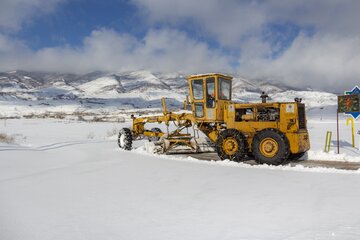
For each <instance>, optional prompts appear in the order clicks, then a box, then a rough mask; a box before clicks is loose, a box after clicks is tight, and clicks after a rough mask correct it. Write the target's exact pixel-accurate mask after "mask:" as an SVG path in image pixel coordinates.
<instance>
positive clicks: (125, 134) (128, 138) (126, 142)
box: [118, 128, 132, 151]
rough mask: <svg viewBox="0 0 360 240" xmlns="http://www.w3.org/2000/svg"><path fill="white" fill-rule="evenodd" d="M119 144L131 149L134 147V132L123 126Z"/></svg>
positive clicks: (128, 149) (121, 146)
mask: <svg viewBox="0 0 360 240" xmlns="http://www.w3.org/2000/svg"><path fill="white" fill-rule="evenodd" d="M118 145H119V147H120V148H122V149H124V150H127V151H130V150H131V148H132V134H131V130H130V129H129V128H123V129H121V130H120V131H119V136H118Z"/></svg>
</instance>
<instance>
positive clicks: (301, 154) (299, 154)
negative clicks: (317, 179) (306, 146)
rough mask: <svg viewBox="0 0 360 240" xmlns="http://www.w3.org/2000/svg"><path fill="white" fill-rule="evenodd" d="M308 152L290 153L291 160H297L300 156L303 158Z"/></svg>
mask: <svg viewBox="0 0 360 240" xmlns="http://www.w3.org/2000/svg"><path fill="white" fill-rule="evenodd" d="M305 153H306V152H301V153H294V154H292V153H291V154H290V156H289V160H290V161H297V160H299V159H300V158H302V157H303V156H304V155H305Z"/></svg>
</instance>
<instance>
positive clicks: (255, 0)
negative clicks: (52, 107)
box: [0, 0, 360, 88]
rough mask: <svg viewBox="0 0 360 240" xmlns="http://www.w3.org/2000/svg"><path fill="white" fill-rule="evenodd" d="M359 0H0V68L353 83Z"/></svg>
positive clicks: (359, 46)
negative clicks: (144, 71)
mask: <svg viewBox="0 0 360 240" xmlns="http://www.w3.org/2000/svg"><path fill="white" fill-rule="evenodd" d="M359 10H360V1H355V0H318V1H310V0H309V1H295V0H288V1H283V0H268V1H263V0H222V1H221V0H198V1H193V0H152V1H150V0H104V1H96V0H17V1H13V0H2V1H1V2H0V70H2V71H8V70H12V69H24V70H37V71H39V70H40V71H58V72H76V73H77V72H78V73H83V72H89V71H96V70H103V71H125V70H137V69H148V70H152V71H165V72H166V71H169V72H171V71H181V72H185V73H198V72H205V71H211V72H214V71H222V72H228V73H239V74H241V75H243V76H245V77H249V78H262V79H268V80H272V79H275V80H277V81H282V82H284V83H286V84H289V85H293V86H295V87H299V86H300V87H304V86H305V87H314V88H328V87H329V88H331V87H334V86H335V87H340V86H341V87H343V86H351V85H353V84H354V83H357V81H358V76H359V74H360V70H358V65H359V64H360V31H359V30H360V29H359V28H360V27H359V25H358V22H359V20H360V15H359V14H358V12H359Z"/></svg>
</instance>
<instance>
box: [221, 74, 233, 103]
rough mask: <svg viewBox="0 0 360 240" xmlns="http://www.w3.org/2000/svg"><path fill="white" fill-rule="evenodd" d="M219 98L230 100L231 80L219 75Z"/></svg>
mask: <svg viewBox="0 0 360 240" xmlns="http://www.w3.org/2000/svg"><path fill="white" fill-rule="evenodd" d="M219 98H220V99H222V100H231V81H230V80H228V79H224V78H221V77H219Z"/></svg>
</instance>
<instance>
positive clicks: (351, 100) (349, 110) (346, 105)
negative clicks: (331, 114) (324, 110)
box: [336, 86, 360, 154]
mask: <svg viewBox="0 0 360 240" xmlns="http://www.w3.org/2000/svg"><path fill="white" fill-rule="evenodd" d="M355 90H356V91H355ZM358 90H360V89H359V88H358V87H357V86H356V87H355V88H354V89H353V90H352V91H351V92H346V93H347V95H341V96H338V108H337V111H336V131H337V151H338V154H339V153H340V144H339V142H340V140H339V113H345V114H346V115H351V116H352V117H353V118H354V119H357V118H358V117H359V115H360V94H359V91H358ZM347 122H348V121H347ZM352 131H354V130H352ZM353 139H354V138H353ZM353 145H354V140H353Z"/></svg>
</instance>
